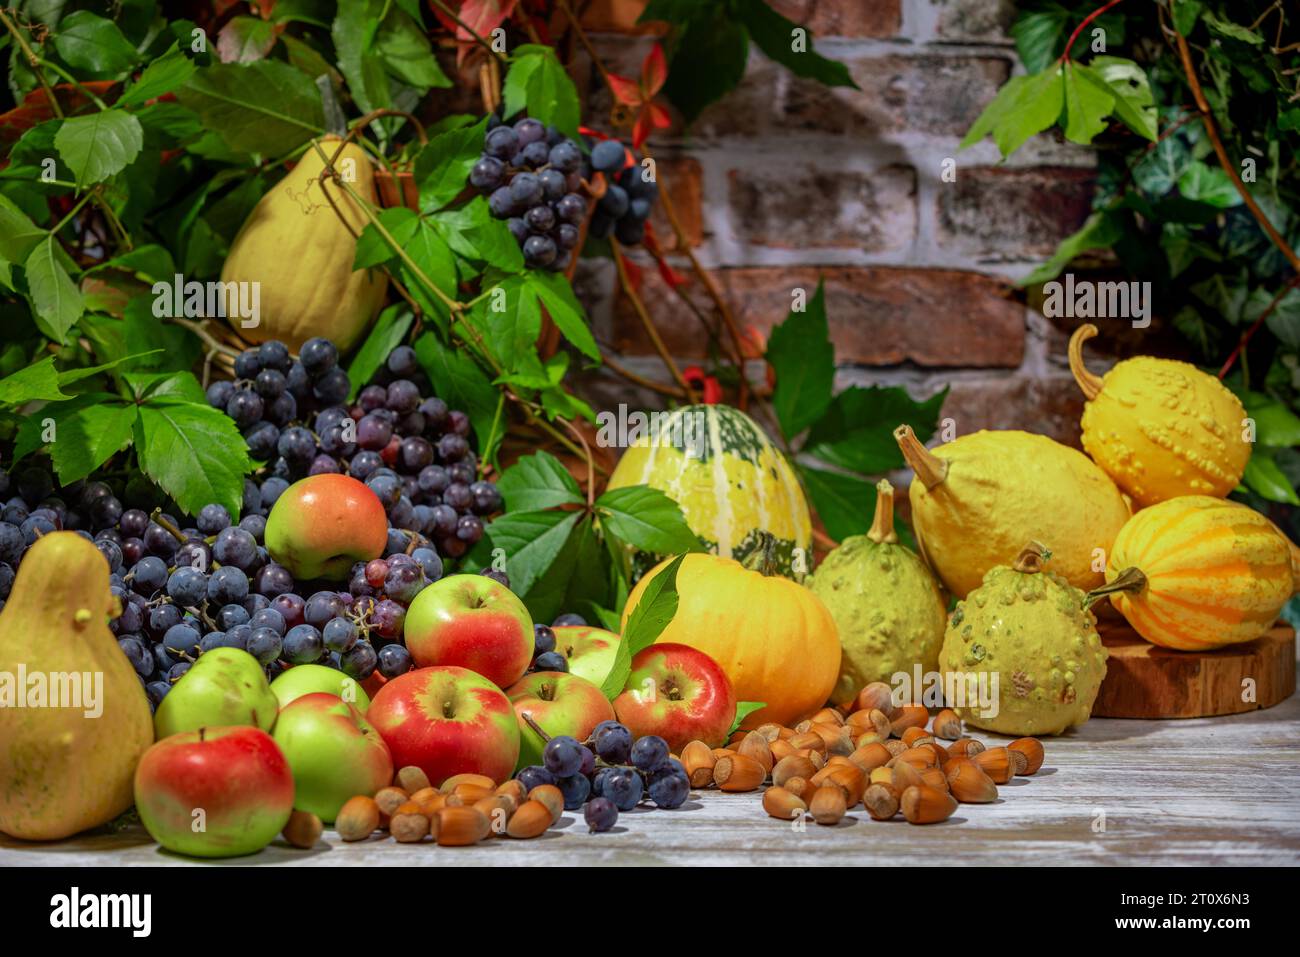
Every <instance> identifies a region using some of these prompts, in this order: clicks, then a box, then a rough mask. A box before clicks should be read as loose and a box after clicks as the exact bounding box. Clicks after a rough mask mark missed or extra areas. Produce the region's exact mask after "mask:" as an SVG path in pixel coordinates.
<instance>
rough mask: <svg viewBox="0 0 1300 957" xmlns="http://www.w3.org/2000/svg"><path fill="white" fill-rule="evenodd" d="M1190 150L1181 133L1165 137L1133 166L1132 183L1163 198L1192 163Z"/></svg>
mask: <svg viewBox="0 0 1300 957" xmlns="http://www.w3.org/2000/svg"><path fill="white" fill-rule="evenodd" d="M1193 161H1194V160H1193V157H1192V150H1191V148H1190V147H1189V146H1188V145H1187V143H1186V142H1185V141H1184V139H1183V136H1182V131H1181V130H1180V131H1179V132H1177V133H1174V134H1172V135H1170V136H1166V137H1165V138H1164V139H1163V140H1160V142H1158V143H1157V144H1156V145H1155V148H1153V149H1152V150H1150V152H1148V153H1147V154H1146V155H1145V156H1143V157H1142V158H1141V159H1140V160H1138V162H1137V163H1136V164H1134V166H1133V182H1135V183H1136V184H1137V186H1138V188H1139V189H1141V190H1142V191H1143V192H1145V193H1148V194H1150V195H1152V196H1163V195H1164V194H1165V193H1168V192H1169V191H1170V190H1172V189H1173V188H1174V186H1175V185H1176V184H1177V183H1178V180H1179V179H1180V178H1182V175H1183V172H1184V171H1185V170H1186V169H1187V167H1188V166H1189V165H1190V164H1191V163H1192V162H1193Z"/></svg>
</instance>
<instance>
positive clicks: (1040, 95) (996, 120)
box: [958, 67, 1065, 159]
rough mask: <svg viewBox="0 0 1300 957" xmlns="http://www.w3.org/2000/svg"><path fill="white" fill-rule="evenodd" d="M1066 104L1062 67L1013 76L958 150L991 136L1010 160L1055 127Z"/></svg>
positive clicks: (1004, 157) (985, 109) (1004, 155)
mask: <svg viewBox="0 0 1300 957" xmlns="http://www.w3.org/2000/svg"><path fill="white" fill-rule="evenodd" d="M1064 102H1065V79H1064V74H1063V73H1062V71H1061V69H1060V68H1059V67H1055V68H1052V69H1049V70H1047V71H1046V72H1043V73H1034V74H1030V75H1028V76H1013V77H1012V78H1011V79H1010V80H1008V81H1007V82H1006V85H1005V86H1003V87H1002V89H1000V90H998V94H997V96H995V97H994V98H993V101H992V102H991V103H989V105H988V106H986V107H984V112H982V113H981V114H980V115H979V116H978V117H977V118H976V120H975V123H974V125H973V126H971V128H970V130H969V131H967V133H966V136H965V137H963V139H962V141H961V143H960V145H959V147H958V148H959V149H966V148H967V147H968V146H971V145H973V144H975V143H978V142H979V141H980V140H982V139H983V138H984V137H985V136H988V135H989V134H990V133H991V134H992V135H993V142H995V143H996V144H997V146H998V150H999V151H1000V152H1001V153H1002V158H1003V159H1006V158H1007V157H1008V156H1010V155H1011V154H1012V153H1014V152H1015V151H1016V150H1017V149H1019V148H1020V147H1021V145H1022V144H1023V143H1024V142H1025V140H1027V139H1029V137H1031V136H1033V135H1034V134H1036V133H1041V132H1042V131H1043V130H1045V129H1047V128H1048V127H1049V126H1051V125H1052V124H1054V123H1055V122H1056V121H1057V119H1058V118H1059V117H1060V115H1061V109H1062V106H1063V104H1064Z"/></svg>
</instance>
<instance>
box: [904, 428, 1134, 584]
mask: <svg viewBox="0 0 1300 957" xmlns="http://www.w3.org/2000/svg"><path fill="white" fill-rule="evenodd" d="M894 438H895V440H896V441H897V442H898V445H899V448H900V449H902V452H903V458H904V459H906V460H907V464H908V465H910V466H911V467H912V469H913V471H915V472H916V480H915V481H914V482H912V487H911V489H910V492H909V496H910V498H911V501H912V527H913V528H914V529H915V530H916V539H917V544H918V545H920V546H921V550H922V553H923V554H924V555H925V558H926V560H927V561H928V562H929V563H930V567H931V568H933V569H934V570H935V573H936V574H937V575H938V576H939V580H940V581H942V582H943V584H944V586H945V587H946V588H947V589H948V591H950V592H952V593H953V595H955V596H956V597H957V598H965V597H966V595H967V594H968V593H970V592H971V591H973V590H974V589H975V588H977V587H979V584H980V582H981V581H983V580H984V574H985V573H986V572H987V571H988V570H989V569H990V568H995V567H997V566H999V565H1007V564H1009V563H1010V562H1011V561H1013V560H1014V559H1015V557H1016V555H1017V554H1019V552H1020V549H1021V548H1022V547H1023V546H1024V544H1025V542H1026V541H1031V540H1037V541H1040V542H1042V543H1043V544H1044V545H1046V546H1047V547H1048V548H1049V549H1050V550H1051V552H1052V555H1053V558H1052V566H1053V570H1054V571H1055V572H1056V573H1057V574H1058V575H1060V576H1061V577H1062V578H1064V579H1065V580H1066V581H1068V582H1069V583H1070V584H1071V585H1073V586H1074V587H1075V588H1080V589H1083V590H1084V591H1087V590H1088V589H1090V588H1095V587H1096V586H1098V585H1100V584H1101V583H1102V581H1103V578H1102V573H1103V571H1104V570H1105V556H1106V554H1107V552H1108V551H1109V549H1110V545H1111V542H1113V541H1114V540H1115V536H1116V535H1118V534H1119V530H1120V529H1121V528H1122V527H1123V526H1124V523H1125V522H1126V521H1127V520H1128V517H1129V509H1128V505H1127V504H1126V503H1125V501H1124V497H1123V496H1122V495H1121V494H1120V492H1119V489H1118V488H1116V487H1115V483H1114V482H1112V481H1111V480H1110V477H1109V476H1108V475H1107V474H1106V473H1105V472H1103V471H1102V470H1101V469H1099V468H1098V467H1097V465H1096V463H1094V462H1093V461H1092V460H1091V459H1089V458H1088V457H1087V456H1086V455H1084V454H1083V453H1082V452H1079V451H1078V450H1076V449H1072V448H1069V447H1067V446H1064V445H1061V444H1060V443H1059V442H1053V441H1052V440H1051V439H1049V438H1047V436H1045V435H1033V434H1030V433H1028V432H1017V431H1012V430H1008V431H1002V432H983V431H981V432H975V433H972V434H971V435H963V436H961V437H960V438H957V439H954V440H953V441H952V442H949V443H947V444H946V445H941V446H939V447H938V448H936V449H934V450H933V451H927V450H926V448H925V446H923V445H922V444H921V443H920V441H919V440H918V439H917V438H916V436H915V435H914V434H913V432H912V429H911V428H910V427H909V426H906V425H901V426H899V427H898V428H897V429H895V430H894Z"/></svg>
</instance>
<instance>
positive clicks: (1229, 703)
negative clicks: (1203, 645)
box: [1092, 622, 1296, 718]
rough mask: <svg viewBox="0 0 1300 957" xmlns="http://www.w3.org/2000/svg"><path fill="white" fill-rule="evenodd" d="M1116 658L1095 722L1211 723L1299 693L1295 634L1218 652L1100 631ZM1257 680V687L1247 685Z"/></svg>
mask: <svg viewBox="0 0 1300 957" xmlns="http://www.w3.org/2000/svg"><path fill="white" fill-rule="evenodd" d="M1098 630H1099V631H1100V633H1101V639H1102V643H1103V644H1105V646H1106V649H1107V650H1108V651H1109V652H1110V658H1109V660H1108V661H1107V662H1106V680H1105V681H1103V682H1102V683H1101V692H1100V693H1099V694H1098V695H1097V703H1096V704H1095V705H1093V708H1092V716H1093V717H1094V718H1205V717H1211V716H1214V715H1221V714H1241V713H1242V712H1245V711H1255V710H1258V709H1260V708H1271V707H1273V705H1275V704H1278V703H1279V702H1281V701H1285V700H1286V699H1287V698H1289V697H1290V696H1291V695H1292V694H1294V693H1295V661H1296V659H1295V645H1296V640H1295V639H1296V634H1295V630H1294V629H1293V628H1291V627H1290V626H1289V625H1287V624H1286V623H1285V622H1278V624H1277V625H1275V626H1274V627H1273V628H1272V630H1270V631H1269V632H1268V633H1267V634H1266V635H1264V636H1263V637H1262V638H1257V639H1256V640H1255V641H1252V642H1248V643H1246V644H1243V645H1228V646H1227V647H1225V648H1219V649H1217V650H1215V651H1174V650H1173V649H1170V648H1161V647H1158V646H1157V645H1153V644H1151V643H1150V642H1147V641H1145V640H1143V639H1142V638H1140V637H1139V636H1138V635H1137V633H1136V632H1134V631H1133V630H1132V629H1131V628H1129V627H1128V626H1127V625H1115V624H1112V623H1110V622H1104V623H1102V624H1100V625H1099V628H1098ZM1247 679H1251V680H1252V681H1253V686H1252V685H1250V684H1247V681H1246V680H1247Z"/></svg>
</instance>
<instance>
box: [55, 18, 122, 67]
mask: <svg viewBox="0 0 1300 957" xmlns="http://www.w3.org/2000/svg"><path fill="white" fill-rule="evenodd" d="M54 49H55V50H57V51H58V53H59V56H60V57H61V58H62V59H63V62H64V63H66V64H67V65H68V66H70V67H72V68H73V69H76V70H85V71H87V72H89V73H94V74H98V75H107V74H115V73H121V72H122V71H123V70H126V69H128V68H129V67H131V66H133V65H134V64H135V62H136V60H137V59H138V57H137V55H136V52H135V47H133V46H131V44H130V43H129V42H127V39H126V37H124V36H122V31H121V30H119V29H118V28H117V24H116V23H114V22H113V21H112V20H105V19H104V18H103V17H101V16H97V15H96V14H93V13H90V12H89V11H86V10H78V11H76V12H75V13H71V14H69V15H68V16H66V17H64V19H63V22H61V23H60V24H59V26H58V29H57V30H55V32H54Z"/></svg>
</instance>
